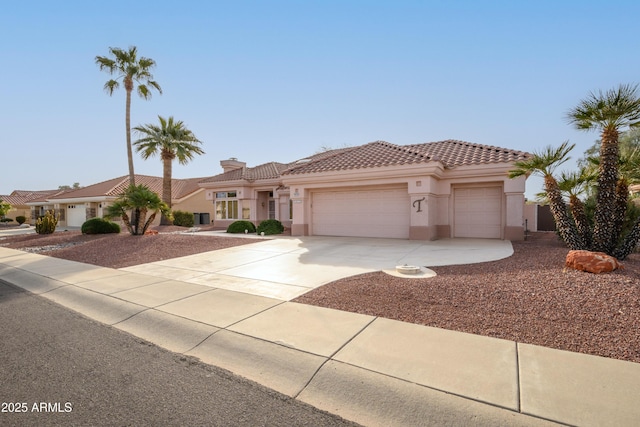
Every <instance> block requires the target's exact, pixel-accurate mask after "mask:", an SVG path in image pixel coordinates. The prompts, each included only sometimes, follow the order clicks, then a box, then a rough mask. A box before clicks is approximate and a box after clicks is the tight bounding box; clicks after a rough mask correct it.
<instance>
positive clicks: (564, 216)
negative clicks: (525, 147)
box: [509, 141, 585, 249]
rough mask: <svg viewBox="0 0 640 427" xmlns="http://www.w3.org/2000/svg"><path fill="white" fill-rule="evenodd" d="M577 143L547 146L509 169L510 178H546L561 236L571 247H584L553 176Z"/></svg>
mask: <svg viewBox="0 0 640 427" xmlns="http://www.w3.org/2000/svg"><path fill="white" fill-rule="evenodd" d="M574 146H575V144H572V145H569V142H568V141H565V142H564V143H562V144H561V145H560V147H558V148H553V147H550V146H548V147H546V148H545V149H544V150H543V151H541V152H534V153H533V156H531V157H530V158H528V159H527V160H521V161H518V162H515V163H514V166H515V169H513V170H510V171H509V178H516V177H519V176H529V175H532V174H537V175H540V176H542V177H543V178H544V189H545V192H546V195H547V199H548V200H549V207H550V208H551V213H552V214H553V218H554V219H555V221H556V227H557V229H558V233H560V237H561V238H562V240H564V242H565V243H566V244H567V246H569V248H570V249H584V248H585V243H584V241H583V239H582V237H581V236H580V234H579V233H578V230H577V229H576V225H575V223H574V221H573V219H572V218H571V217H570V216H569V212H568V210H567V205H566V203H565V202H564V199H563V197H562V192H561V191H560V186H559V185H558V181H557V180H556V179H555V177H554V176H553V172H554V171H555V169H556V168H557V167H558V166H560V165H561V164H563V163H564V162H566V161H567V160H569V157H568V155H569V152H570V151H571V150H572V149H573V147H574Z"/></svg>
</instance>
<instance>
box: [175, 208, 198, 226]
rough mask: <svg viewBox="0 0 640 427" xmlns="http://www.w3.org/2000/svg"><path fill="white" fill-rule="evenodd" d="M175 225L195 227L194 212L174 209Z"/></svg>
mask: <svg viewBox="0 0 640 427" xmlns="http://www.w3.org/2000/svg"><path fill="white" fill-rule="evenodd" d="M173 225H178V226H180V227H193V212H184V211H173Z"/></svg>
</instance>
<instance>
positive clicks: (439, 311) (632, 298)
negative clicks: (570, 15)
mask: <svg viewBox="0 0 640 427" xmlns="http://www.w3.org/2000/svg"><path fill="white" fill-rule="evenodd" d="M157 229H158V230H159V231H160V234H158V235H150V236H130V235H129V234H127V233H121V234H119V235H93V236H88V235H82V234H80V232H78V231H67V232H62V231H61V232H56V233H54V234H52V235H48V236H39V235H28V236H13V237H4V238H2V237H0V246H4V247H9V248H15V249H21V250H29V249H28V248H35V247H38V248H44V247H46V246H49V245H53V248H54V249H53V250H41V251H40V253H41V254H44V255H49V256H53V257H58V258H64V259H69V260H75V261H80V262H86V263H91V264H95V265H101V266H105V267H112V268H122V267H128V266H132V265H137V264H142V263H146V262H152V261H158V260H162V259H168V258H174V257H177V256H184V255H190V254H194V253H199V252H204V251H212V250H217V249H222V248H226V247H231V246H237V245H243V244H248V243H252V242H253V241H252V240H250V239H245V238H237V237H216V236H198V235H184V234H175V232H176V231H179V230H181V229H180V228H177V227H168V228H167V227H159V228H157ZM196 234H197V233H196ZM55 245H58V246H57V247H56V246H55ZM513 247H514V254H513V256H511V257H509V258H506V259H503V260H499V261H494V262H487V263H481V264H470V265H458V266H446V267H429V266H426V267H429V268H431V269H432V270H434V271H435V272H436V273H437V276H436V277H432V278H424V279H415V278H412V279H407V278H397V277H393V276H390V275H388V274H386V273H383V272H374V273H367V274H362V275H359V276H354V277H349V278H346V279H342V280H338V281H336V282H333V283H329V284H327V285H325V286H322V287H320V288H317V289H315V290H313V291H311V292H309V293H307V294H305V295H303V296H301V297H299V298H297V299H296V300H295V301H296V302H300V303H304V304H311V305H317V306H322V307H329V308H334V309H338V310H344V311H351V312H357V313H363V314H368V315H373V316H381V317H386V318H390V319H396V320H400V321H404V322H412V323H417V324H421V325H428V326H434V327H438V328H445V329H451V330H457V331H463V332H468V333H473V334H479V335H486V336H491V337H496V338H503V339H507V340H512V341H517V342H521V343H530V344H537V345H542V346H545V347H552V348H556V349H561V350H569V351H575V352H581V353H587V354H593V355H598V356H605V357H610V358H615V359H621V360H627V361H632V362H640V254H633V255H631V256H630V257H629V258H628V259H627V260H625V261H624V262H623V265H624V269H622V270H617V271H614V272H612V273H605V274H599V275H595V274H591V273H584V272H579V271H575V270H568V269H565V268H564V260H565V257H566V254H567V252H568V250H567V249H566V248H565V247H563V245H562V244H561V243H560V242H559V241H558V240H557V238H556V236H555V234H554V233H533V235H531V236H530V237H529V238H528V239H527V240H526V241H523V242H513Z"/></svg>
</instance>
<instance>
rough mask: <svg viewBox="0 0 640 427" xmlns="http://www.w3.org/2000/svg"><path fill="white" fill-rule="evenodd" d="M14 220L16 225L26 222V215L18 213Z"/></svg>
mask: <svg viewBox="0 0 640 427" xmlns="http://www.w3.org/2000/svg"><path fill="white" fill-rule="evenodd" d="M16 222H17V223H18V225H22V224H24V223H25V222H27V217H26V216H23V215H18V216H17V217H16Z"/></svg>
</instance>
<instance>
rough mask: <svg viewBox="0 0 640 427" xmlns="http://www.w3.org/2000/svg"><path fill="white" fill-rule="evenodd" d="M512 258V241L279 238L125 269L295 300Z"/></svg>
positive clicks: (319, 237) (125, 269)
mask: <svg viewBox="0 0 640 427" xmlns="http://www.w3.org/2000/svg"><path fill="white" fill-rule="evenodd" d="M194 238H197V235H196V236H194ZM512 254H513V247H512V246H511V242H509V241H508V240H488V239H443V240H436V241H432V242H424V241H415V240H400V239H376V238H358V237H321V236H305V237H278V238H274V239H264V240H259V241H257V242H256V243H253V244H249V245H243V246H236V247H233V248H228V249H223V250H217V251H212V252H205V253H200V254H195V255H190V256H185V257H180V258H173V259H169V260H165V261H158V262H153V263H149V264H142V265H137V266H133V267H127V268H124V269H122V270H124V271H129V272H135V273H141V274H146V275H152V276H157V277H163V278H166V279H173V280H179V281H183V282H189V283H194V284H199V285H206V286H211V287H214V288H222V289H228V290H232V291H237V292H245V293H249V294H253V295H260V296H265V297H269V298H276V299H280V300H285V301H289V300H292V299H294V298H296V297H298V296H300V295H302V294H304V293H306V292H308V291H310V290H312V289H314V288H317V287H319V286H322V285H324V284H327V283H330V282H333V281H335V280H338V279H342V278H345V277H349V276H354V275H357V274H362V273H367V272H372V271H380V270H385V271H389V272H392V271H394V270H395V267H396V266H398V265H404V264H407V265H414V266H419V267H421V269H422V272H423V274H422V275H421V276H422V277H424V276H427V275H429V274H428V273H429V271H430V270H428V268H429V267H436V266H443V265H455V264H473V263H478V262H487V261H494V260H498V259H502V258H506V257H509V256H511V255H512ZM406 277H416V276H409V275H407V276H406Z"/></svg>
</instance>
